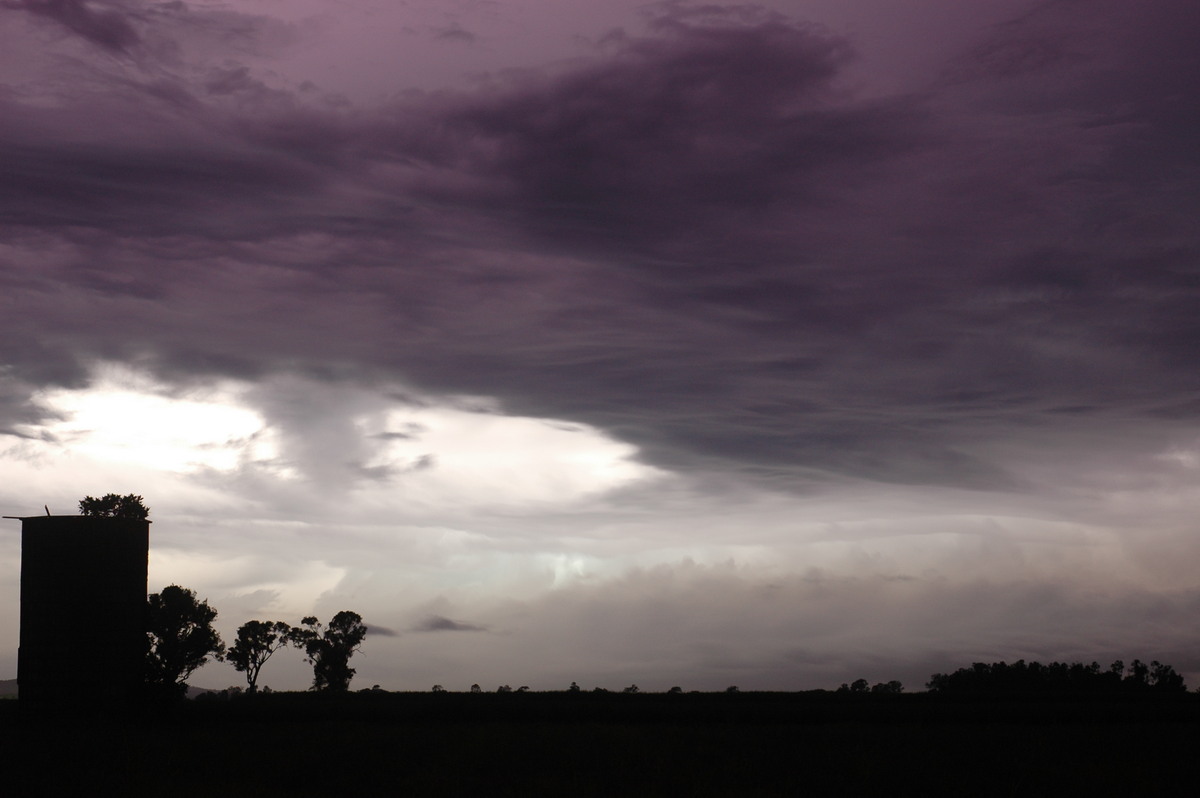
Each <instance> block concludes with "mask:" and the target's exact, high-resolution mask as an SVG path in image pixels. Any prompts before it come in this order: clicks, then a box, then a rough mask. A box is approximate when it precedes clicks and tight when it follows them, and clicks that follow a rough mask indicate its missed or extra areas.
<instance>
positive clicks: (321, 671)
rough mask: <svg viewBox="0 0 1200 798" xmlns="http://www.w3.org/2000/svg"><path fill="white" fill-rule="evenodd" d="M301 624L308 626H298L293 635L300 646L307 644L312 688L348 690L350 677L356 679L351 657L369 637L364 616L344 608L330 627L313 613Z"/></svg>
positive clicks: (337, 690) (306, 650) (305, 650)
mask: <svg viewBox="0 0 1200 798" xmlns="http://www.w3.org/2000/svg"><path fill="white" fill-rule="evenodd" d="M300 623H302V624H303V625H304V626H306V627H308V628H306V629H297V630H296V631H295V632H293V637H294V639H295V640H296V643H297V645H301V646H303V647H304V653H305V654H306V655H307V657H306V659H307V661H308V663H309V664H310V665H312V666H313V687H312V689H314V690H328V691H330V692H335V693H340V692H345V691H346V690H348V689H349V688H350V680H351V679H353V678H354V668H351V667H350V657H352V656H353V655H354V652H355V651H358V649H359V646H361V645H362V641H363V638H365V637H366V636H367V627H366V626H365V625H364V624H363V621H362V616H361V615H359V614H358V613H357V612H350V611H349V610H342V611H341V612H339V613H338V614H337V615H335V616H333V620H331V621H330V622H329V626H328V628H325V627H323V626H322V625H321V623H320V622H319V621H318V620H317V619H316V618H315V617H314V616H311V615H310V616H309V617H307V618H305V619H304V620H302V621H301V622H300Z"/></svg>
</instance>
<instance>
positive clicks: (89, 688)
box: [17, 515, 150, 714]
mask: <svg viewBox="0 0 1200 798" xmlns="http://www.w3.org/2000/svg"><path fill="white" fill-rule="evenodd" d="M20 520H21V647H20V649H19V651H18V653H17V684H18V689H19V691H20V701H21V710H22V714H24V713H25V712H26V711H29V710H32V711H34V712H37V711H40V710H41V709H43V708H52V707H65V706H68V705H71V706H78V707H80V708H83V707H87V706H95V707H104V708H112V707H114V706H120V705H130V704H133V703H135V702H136V701H138V700H139V699H140V698H141V696H142V693H143V684H144V676H145V661H146V631H145V626H146V624H145V619H146V569H147V564H148V560H149V552H150V522H149V521H147V520H145V519H138V518H103V517H92V516H82V515H56V516H50V515H46V516H30V517H26V518H21V519H20Z"/></svg>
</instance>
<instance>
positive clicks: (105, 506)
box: [79, 493, 150, 518]
mask: <svg viewBox="0 0 1200 798" xmlns="http://www.w3.org/2000/svg"><path fill="white" fill-rule="evenodd" d="M79 513H80V515H90V516H99V517H103V518H145V517H146V516H148V515H150V510H149V508H147V507H146V503H145V502H144V501H143V500H142V497H141V496H138V495H136V494H134V493H130V494H129V495H127V496H118V495H117V494H115V493H109V494H106V495H104V496H101V497H100V498H99V499H97V498H95V497H92V496H85V497H83V498H82V499H80V500H79Z"/></svg>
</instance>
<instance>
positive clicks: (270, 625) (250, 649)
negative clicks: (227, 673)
mask: <svg viewBox="0 0 1200 798" xmlns="http://www.w3.org/2000/svg"><path fill="white" fill-rule="evenodd" d="M294 642H298V641H297V640H296V638H295V636H294V634H293V630H292V627H291V626H289V625H288V624H286V623H284V622H283V621H246V623H244V624H242V625H241V626H240V627H239V628H238V630H237V642H235V643H234V644H233V645H232V646H230V647H229V650H228V651H227V652H225V659H226V661H227V662H229V663H230V664H232V665H233V667H234V669H235V670H238V671H242V672H243V673H245V674H246V684H247V685H248V687H247V690H246V692H249V693H255V692H258V674H259V672H260V671H262V666H263V665H264V664H265V663H266V661H267V660H269V659H270V658H271V655H272V654H274V653H275V652H276V651H278V650H279V649H281V648H283V647H284V646H286V645H288V644H290V643H294Z"/></svg>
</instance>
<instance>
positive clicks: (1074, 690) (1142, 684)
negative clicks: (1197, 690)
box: [925, 659, 1187, 696]
mask: <svg viewBox="0 0 1200 798" xmlns="http://www.w3.org/2000/svg"><path fill="white" fill-rule="evenodd" d="M925 686H926V687H927V688H929V691H930V692H931V693H938V694H941V695H956V696H959V695H978V696H985V695H986V696H995V695H1031V696H1038V695H1064V694H1065V695H1148V694H1178V693H1184V692H1186V691H1187V687H1186V686H1185V685H1184V683H1183V677H1182V676H1181V675H1179V674H1178V673H1176V672H1175V669H1174V668H1172V667H1171V666H1170V665H1164V664H1162V663H1161V662H1158V661H1157V660H1156V661H1154V662H1151V663H1150V664H1149V665H1147V664H1146V663H1144V662H1142V661H1141V660H1139V659H1135V660H1134V661H1133V662H1131V663H1130V664H1129V667H1128V668H1126V667H1125V663H1124V662H1122V661H1121V660H1117V661H1116V662H1114V663H1112V665H1110V666H1109V667H1108V668H1107V669H1103V668H1101V667H1100V665H1099V663H1096V662H1093V663H1091V664H1090V665H1084V664H1083V663H1081V662H1072V663H1069V664H1068V663H1066V662H1051V663H1050V664H1049V665H1043V664H1041V663H1039V662H1028V663H1027V662H1025V660H1017V661H1016V662H1014V663H1012V664H1009V663H1006V662H994V663H991V664H988V663H986V662H976V663H975V664H974V665H972V666H971V667H969V668H959V669H958V670H956V671H954V672H953V673H935V674H933V676H932V677H931V678H930V680H929V682H928V683H927V684H926V685H925Z"/></svg>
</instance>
